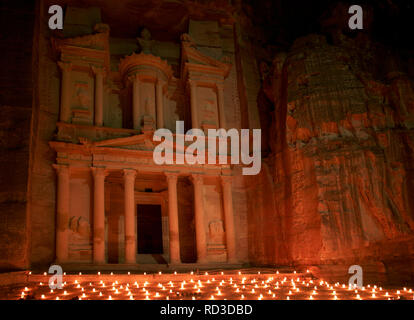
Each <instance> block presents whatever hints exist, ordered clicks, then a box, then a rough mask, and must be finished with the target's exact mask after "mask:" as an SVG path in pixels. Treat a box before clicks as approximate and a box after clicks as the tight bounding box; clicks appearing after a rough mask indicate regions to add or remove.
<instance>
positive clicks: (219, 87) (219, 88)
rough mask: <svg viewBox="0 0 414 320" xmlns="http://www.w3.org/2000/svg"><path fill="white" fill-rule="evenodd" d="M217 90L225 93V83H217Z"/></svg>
mask: <svg viewBox="0 0 414 320" xmlns="http://www.w3.org/2000/svg"><path fill="white" fill-rule="evenodd" d="M216 88H217V91H221V92H223V90H224V83H222V82H216Z"/></svg>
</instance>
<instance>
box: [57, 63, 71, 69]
mask: <svg viewBox="0 0 414 320" xmlns="http://www.w3.org/2000/svg"><path fill="white" fill-rule="evenodd" d="M57 64H58V66H59V68H60V69H61V70H62V71H71V70H72V63H71V62H67V61H58V63H57Z"/></svg>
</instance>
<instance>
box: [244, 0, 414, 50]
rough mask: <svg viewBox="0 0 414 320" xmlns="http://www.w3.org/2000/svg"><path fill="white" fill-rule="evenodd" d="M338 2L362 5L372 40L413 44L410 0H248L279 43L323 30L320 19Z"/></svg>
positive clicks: (412, 3) (345, 17)
mask: <svg viewBox="0 0 414 320" xmlns="http://www.w3.org/2000/svg"><path fill="white" fill-rule="evenodd" d="M339 2H341V3H343V4H344V6H345V7H346V8H349V6H351V5H353V4H358V5H361V6H362V7H363V8H364V24H365V25H368V24H369V20H371V19H372V24H371V27H370V28H369V27H368V28H367V29H369V30H367V29H365V30H364V32H369V33H370V34H371V36H372V38H373V39H374V40H376V41H379V42H381V43H383V44H386V45H389V46H392V47H394V48H402V49H403V48H404V49H412V48H413V34H412V32H413V30H414V14H413V11H414V10H413V9H414V1H412V0H375V1H374V0H371V1H368V0H357V1H332V0H318V1H304V0H300V1H299V0H257V1H256V0H250V4H251V5H252V7H253V9H254V10H253V16H254V20H255V21H256V23H257V24H260V25H262V26H263V27H264V28H265V30H266V33H267V38H268V40H269V42H270V43H272V42H273V44H276V45H281V46H286V45H289V44H291V43H292V42H293V41H294V40H295V39H296V38H298V37H300V36H304V35H307V34H310V33H325V32H326V31H327V28H326V26H322V25H323V21H324V20H325V19H326V18H327V17H329V16H332V14H333V11H334V8H335V7H336V5H337V4H338V3H339ZM365 8H370V9H367V10H365ZM349 17H350V15H349V14H348V13H347V12H345V14H341V15H340V16H336V17H335V18H334V21H336V23H337V24H338V25H342V26H343V23H344V22H345V21H346V22H347V21H348V19H349ZM341 19H343V20H342V21H340V20H341Z"/></svg>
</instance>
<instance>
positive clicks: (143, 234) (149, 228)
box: [137, 204, 163, 254]
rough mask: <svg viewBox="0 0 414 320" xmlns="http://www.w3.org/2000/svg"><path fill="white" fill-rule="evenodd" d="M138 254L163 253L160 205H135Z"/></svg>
mask: <svg viewBox="0 0 414 320" xmlns="http://www.w3.org/2000/svg"><path fill="white" fill-rule="evenodd" d="M137 229H138V230H137V234H138V239H137V242H138V245H137V253H138V254H163V245H162V220H161V205H157V204H138V205H137Z"/></svg>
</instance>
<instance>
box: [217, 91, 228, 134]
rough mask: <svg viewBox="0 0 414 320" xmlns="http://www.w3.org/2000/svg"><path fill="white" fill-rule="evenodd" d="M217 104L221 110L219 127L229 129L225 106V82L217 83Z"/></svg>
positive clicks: (219, 110)
mask: <svg viewBox="0 0 414 320" xmlns="http://www.w3.org/2000/svg"><path fill="white" fill-rule="evenodd" d="M217 104H218V112H219V121H220V124H219V128H222V129H227V127H226V113H225V112H226V110H225V108H224V87H223V84H222V83H220V84H217Z"/></svg>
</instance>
